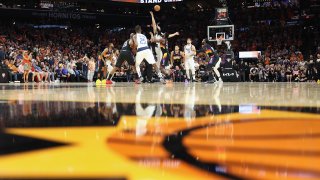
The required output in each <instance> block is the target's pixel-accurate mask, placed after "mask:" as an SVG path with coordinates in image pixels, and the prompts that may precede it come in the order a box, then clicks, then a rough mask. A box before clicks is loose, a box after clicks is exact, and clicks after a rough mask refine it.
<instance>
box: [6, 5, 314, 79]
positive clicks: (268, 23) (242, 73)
mask: <svg viewBox="0 0 320 180" xmlns="http://www.w3.org/2000/svg"><path fill="white" fill-rule="evenodd" d="M277 8H278V9H276V10H274V8H273V11H274V13H267V12H268V11H267V10H261V11H260V10H246V9H242V10H237V11H231V12H232V15H231V18H232V20H233V21H234V22H235V25H236V27H238V28H236V31H235V35H236V38H235V40H234V41H233V42H232V49H233V51H234V54H235V57H234V59H231V60H228V59H227V58H226V56H225V49H223V48H220V47H219V46H217V45H216V44H213V47H214V48H215V49H218V50H219V53H220V56H221V57H222V69H223V66H224V64H225V63H228V62H229V61H230V62H231V63H232V66H233V68H234V69H235V70H236V71H237V74H238V75H239V79H240V80H241V81H268V82H275V81H277V82H285V81H288V82H291V81H299V82H305V81H317V80H319V79H320V43H319V39H320V35H319V34H320V30H319V26H314V27H309V26H305V25H304V24H302V23H297V24H288V20H289V19H291V18H292V17H293V16H294V12H295V10H296V7H277ZM280 10H282V11H280ZM183 11H184V10H177V11H170V12H168V13H166V14H165V15H163V16H161V17H160V18H159V21H161V23H162V24H161V26H162V27H164V28H163V29H164V31H166V32H168V33H172V32H176V31H179V32H180V36H178V37H175V38H173V39H170V40H169V52H171V51H172V50H173V49H174V46H175V45H178V46H180V49H183V45H185V43H186V39H187V37H192V39H193V44H195V45H196V48H197V49H199V48H200V46H201V40H202V39H203V38H205V37H206V26H207V25H208V24H209V23H210V18H208V16H209V15H208V13H209V12H206V11H204V12H202V13H197V12H190V13H188V14H187V17H186V16H183V17H182V16H176V14H179V13H180V14H181V13H184V12H183ZM273 11H272V12H273ZM195 14H197V15H195ZM168 17H177V18H175V19H173V18H168ZM248 17H249V18H248ZM257 17H265V18H262V19H261V18H260V19H257ZM268 17H271V18H270V19H269V20H266V18H268ZM0 27H1V30H2V31H1V32H0V61H1V63H2V66H3V67H5V68H7V69H10V74H11V76H10V81H12V82H13V81H25V82H28V81H37V82H42V81H43V82H56V81H68V82H70V81H73V82H87V81H89V82H92V81H94V79H95V78H97V72H98V71H99V68H101V67H100V66H101V63H99V62H101V57H99V55H100V54H101V52H102V51H103V49H104V48H106V47H107V45H108V43H113V44H114V45H115V47H116V48H117V49H120V48H121V46H122V44H123V42H124V41H125V40H126V39H127V38H128V37H129V34H130V32H131V30H130V29H128V28H123V29H121V30H118V31H108V30H106V29H104V28H96V27H83V26H82V27H79V26H74V27H72V26H69V27H68V28H63V29H61V28H35V27H33V26H32V25H30V24H21V23H20V24H19V23H17V24H8V23H5V22H3V23H1V24H0ZM239 51H262V55H261V57H259V58H258V59H254V60H252V59H251V60H246V59H240V58H239V57H238V52H239ZM114 56H115V57H114V58H113V59H114V60H116V59H117V53H115V54H114ZM26 58H27V59H28V58H30V67H26V66H24V63H23V61H24V59H26ZM196 61H197V64H198V66H197V67H198V71H197V77H198V78H199V79H201V80H202V81H205V79H206V77H205V76H206V73H205V72H204V71H205V66H206V63H207V62H206V61H201V60H199V61H198V60H197V59H196ZM170 68H171V70H169V68H168V67H167V68H166V71H165V73H166V75H167V77H168V78H171V79H174V80H175V81H183V79H184V73H183V65H182V69H180V68H177V67H173V66H171V67H170ZM143 69H144V68H143V67H142V70H143ZM26 73H27V75H26ZM132 73H133V72H132V70H131V69H130V68H129V66H128V65H127V64H124V65H123V67H122V68H121V70H120V71H119V72H117V73H116V75H115V80H116V81H132V78H133V76H132ZM177 74H178V75H179V76H178V77H179V78H178V79H176V78H175V77H177V76H176V75H177ZM25 76H28V77H27V78H25Z"/></svg>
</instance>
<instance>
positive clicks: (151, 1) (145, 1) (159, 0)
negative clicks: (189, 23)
mask: <svg viewBox="0 0 320 180" xmlns="http://www.w3.org/2000/svg"><path fill="white" fill-rule="evenodd" d="M111 1H116V2H127V3H142V4H158V3H172V2H183V0H111Z"/></svg>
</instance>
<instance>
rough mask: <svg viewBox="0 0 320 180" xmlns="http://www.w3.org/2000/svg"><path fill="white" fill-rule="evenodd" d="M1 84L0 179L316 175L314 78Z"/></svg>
mask: <svg viewBox="0 0 320 180" xmlns="http://www.w3.org/2000/svg"><path fill="white" fill-rule="evenodd" d="M0 87H1V90H0V99H1V101H0V102H1V103H0V108H1V112H2V113H1V114H0V125H1V126H0V129H1V132H0V139H1V144H0V162H1V163H0V179H178V178H179V179H304V178H308V179H319V178H320V168H319V166H318V164H319V162H320V159H319V157H320V147H319V146H318V145H317V144H319V142H320V138H319V137H320V136H319V133H320V124H319V118H320V116H319V113H320V109H319V103H320V102H319V98H320V93H319V91H318V88H319V86H318V85H317V84H314V83H304V84H298V83H297V84H296V83H220V84H204V83H194V84H184V83H170V84H169V83H168V84H167V85H162V84H157V83H155V84H142V85H133V84H132V83H117V84H116V85H114V86H101V87H96V86H95V85H90V84H87V83H86V84H84V83H83V84H82V83H73V84H67V83H61V84H25V85H24V84H21V85H12V84H11V85H1V86H0Z"/></svg>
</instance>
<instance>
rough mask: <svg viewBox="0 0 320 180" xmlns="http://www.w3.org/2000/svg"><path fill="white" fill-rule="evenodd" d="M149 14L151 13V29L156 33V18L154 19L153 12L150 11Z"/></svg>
mask: <svg viewBox="0 0 320 180" xmlns="http://www.w3.org/2000/svg"><path fill="white" fill-rule="evenodd" d="M150 15H151V21H152V24H151V25H152V29H153V33H154V34H156V33H157V23H156V20H155V19H154V15H153V12H152V11H150Z"/></svg>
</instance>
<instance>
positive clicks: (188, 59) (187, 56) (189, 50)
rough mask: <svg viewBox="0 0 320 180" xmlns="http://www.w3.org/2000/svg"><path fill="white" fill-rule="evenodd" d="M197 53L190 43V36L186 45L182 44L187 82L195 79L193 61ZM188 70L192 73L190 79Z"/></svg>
mask: <svg viewBox="0 0 320 180" xmlns="http://www.w3.org/2000/svg"><path fill="white" fill-rule="evenodd" d="M196 54H197V51H196V48H195V46H194V45H192V40H191V38H188V39H187V45H185V46H184V66H185V69H186V74H187V79H188V82H190V81H192V80H193V81H195V80H196V69H195V63H194V56H195V55H196ZM190 70H191V75H192V80H191V77H190Z"/></svg>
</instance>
